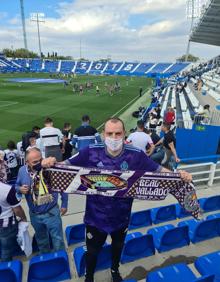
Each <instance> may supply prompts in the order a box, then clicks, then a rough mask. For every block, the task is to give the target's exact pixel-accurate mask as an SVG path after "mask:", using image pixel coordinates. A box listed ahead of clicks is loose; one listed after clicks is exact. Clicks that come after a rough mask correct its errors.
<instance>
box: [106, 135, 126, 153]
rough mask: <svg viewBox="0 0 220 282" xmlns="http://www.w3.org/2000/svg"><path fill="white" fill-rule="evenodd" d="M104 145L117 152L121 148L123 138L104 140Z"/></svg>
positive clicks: (107, 138)
mask: <svg viewBox="0 0 220 282" xmlns="http://www.w3.org/2000/svg"><path fill="white" fill-rule="evenodd" d="M105 145H106V146H107V147H108V148H109V149H110V150H111V151H113V152H115V151H118V150H120V149H121V148H122V146H123V138H121V139H113V138H110V137H106V138H105Z"/></svg>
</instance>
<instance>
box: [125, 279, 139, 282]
mask: <svg viewBox="0 0 220 282" xmlns="http://www.w3.org/2000/svg"><path fill="white" fill-rule="evenodd" d="M123 282H137V280H135V279H126V280H123Z"/></svg>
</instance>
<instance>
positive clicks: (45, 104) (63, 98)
mask: <svg viewBox="0 0 220 282" xmlns="http://www.w3.org/2000/svg"><path fill="white" fill-rule="evenodd" d="M31 76H32V77H33V78H50V77H49V74H32V75H31V74H12V75H11V74H7V75H4V74H1V75H0V145H1V146H4V147H5V145H6V143H7V142H8V140H14V141H16V142H17V141H20V140H21V136H22V134H23V133H24V132H26V131H28V130H31V128H32V127H33V126H34V125H38V126H40V127H43V121H44V119H45V117H48V116H49V117H51V118H53V119H54V126H55V127H58V128H62V127H63V124H64V122H70V123H71V125H72V130H74V129H75V128H76V127H77V126H79V125H80V123H81V121H80V120H81V116H82V115H84V114H88V115H89V116H90V117H91V120H92V125H93V126H95V127H99V126H100V125H101V124H102V123H103V122H104V121H105V120H106V119H107V118H108V117H110V116H113V115H115V116H120V115H121V114H122V113H123V112H124V111H125V110H127V109H128V108H129V107H130V106H131V105H132V104H133V103H134V102H135V101H136V100H138V99H139V87H140V86H142V87H143V89H145V90H147V89H148V88H149V87H151V86H152V80H151V79H148V78H143V77H133V78H126V77H113V76H77V77H75V78H73V79H72V80H73V83H78V84H79V83H86V82H88V81H90V82H92V83H93V84H94V88H93V89H91V90H88V91H84V93H83V95H82V96H80V95H79V94H78V93H77V94H76V93H73V91H72V89H73V86H72V85H69V86H67V87H66V88H65V89H64V86H63V84H62V83H61V84H46V83H43V84H38V83H18V82H9V81H8V79H10V78H24V77H31ZM116 80H117V81H119V82H120V85H121V91H120V92H119V93H114V95H113V96H110V95H109V93H108V91H107V89H106V87H105V84H106V83H107V84H108V85H109V84H112V85H113V84H115V82H116ZM127 84H128V85H127ZM96 85H98V86H99V88H100V96H96V91H95V86H96ZM143 106H146V105H143Z"/></svg>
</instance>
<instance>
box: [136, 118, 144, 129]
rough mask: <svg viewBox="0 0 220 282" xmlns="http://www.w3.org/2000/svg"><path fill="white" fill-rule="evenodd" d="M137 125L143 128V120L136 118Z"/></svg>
mask: <svg viewBox="0 0 220 282" xmlns="http://www.w3.org/2000/svg"><path fill="white" fill-rule="evenodd" d="M137 127H138V128H140V129H144V122H143V120H138V121H137Z"/></svg>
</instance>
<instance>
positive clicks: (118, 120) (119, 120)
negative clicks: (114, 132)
mask: <svg viewBox="0 0 220 282" xmlns="http://www.w3.org/2000/svg"><path fill="white" fill-rule="evenodd" d="M109 121H111V122H112V123H117V122H120V123H121V124H122V127H123V130H124V131H125V124H124V122H123V121H122V120H121V119H120V118H118V117H110V118H108V119H107V120H106V121H105V124H104V130H105V125H106V123H107V122H109Z"/></svg>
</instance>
